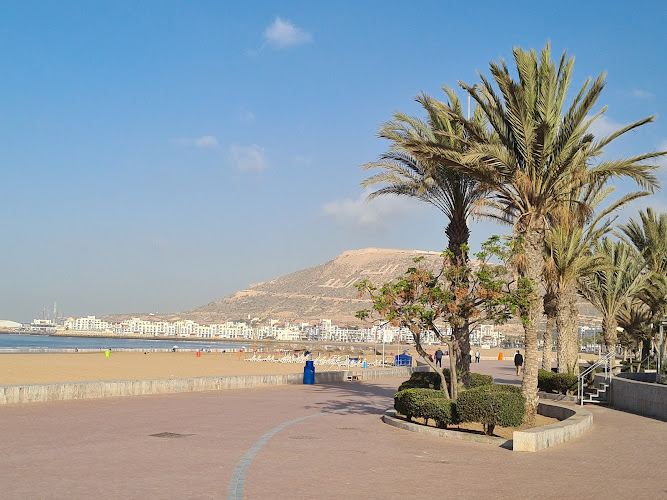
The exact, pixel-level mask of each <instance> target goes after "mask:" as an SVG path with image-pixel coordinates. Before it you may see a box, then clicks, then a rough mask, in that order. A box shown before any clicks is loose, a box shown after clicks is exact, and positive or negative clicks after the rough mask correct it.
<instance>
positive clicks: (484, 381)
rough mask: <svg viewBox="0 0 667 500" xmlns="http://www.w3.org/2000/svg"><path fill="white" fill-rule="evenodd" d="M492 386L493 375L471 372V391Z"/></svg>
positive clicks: (469, 386)
mask: <svg viewBox="0 0 667 500" xmlns="http://www.w3.org/2000/svg"><path fill="white" fill-rule="evenodd" d="M492 384H493V377H492V376H491V375H482V374H481V373H475V372H470V382H469V383H468V388H469V389H474V388H475V387H481V386H483V385H492Z"/></svg>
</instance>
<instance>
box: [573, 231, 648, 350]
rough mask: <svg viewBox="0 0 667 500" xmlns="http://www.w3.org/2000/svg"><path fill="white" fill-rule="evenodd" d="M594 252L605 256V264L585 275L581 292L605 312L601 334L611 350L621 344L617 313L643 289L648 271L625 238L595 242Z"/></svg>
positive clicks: (601, 311) (599, 309) (598, 308)
mask: <svg viewBox="0 0 667 500" xmlns="http://www.w3.org/2000/svg"><path fill="white" fill-rule="evenodd" d="M595 253H596V254H597V255H598V256H600V257H602V258H604V259H605V260H606V265H605V267H604V268H602V269H599V270H597V271H595V272H593V273H591V274H590V275H588V276H584V277H582V280H581V283H582V286H581V293H582V294H583V295H584V297H586V298H587V299H588V300H589V301H590V303H591V304H593V306H594V307H595V308H596V309H597V310H598V311H599V312H600V314H602V335H603V338H604V343H605V345H606V346H607V350H608V351H610V352H611V350H612V349H615V348H616V344H618V333H617V330H616V329H617V327H618V319H617V316H618V314H619V312H620V311H621V310H622V307H623V306H624V305H625V304H626V303H627V302H628V301H630V300H632V299H633V297H636V296H637V295H638V294H639V293H641V291H642V289H643V287H644V286H645V284H646V275H645V274H644V273H643V269H644V263H643V262H642V260H641V257H640V255H639V254H638V253H637V252H636V251H634V250H633V249H632V248H631V247H630V246H629V245H627V244H626V243H624V242H622V241H612V240H610V239H609V238H604V239H602V241H601V242H599V243H598V244H597V245H596V248H595Z"/></svg>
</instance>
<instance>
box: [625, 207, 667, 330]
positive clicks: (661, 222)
mask: <svg viewBox="0 0 667 500" xmlns="http://www.w3.org/2000/svg"><path fill="white" fill-rule="evenodd" d="M639 217H640V221H641V224H640V222H638V221H636V220H634V219H630V221H629V222H628V223H627V224H625V225H623V226H620V227H619V229H620V230H621V231H622V233H623V234H624V235H625V237H626V238H627V239H628V240H629V241H630V243H631V244H632V245H634V247H635V248H636V249H637V251H638V252H639V253H640V254H641V256H642V258H643V261H644V263H645V265H646V269H647V272H648V278H647V284H646V287H645V289H644V290H643V292H642V294H641V295H640V298H641V299H642V300H643V301H644V302H645V303H646V305H647V306H648V307H649V309H650V310H651V322H652V323H653V324H654V325H658V324H659V322H660V319H662V318H664V317H665V315H667V212H663V213H661V214H659V215H658V214H656V213H655V212H654V210H653V209H652V208H650V207H649V208H647V209H646V212H645V213H644V212H641V211H640V212H639ZM656 329H657V326H656Z"/></svg>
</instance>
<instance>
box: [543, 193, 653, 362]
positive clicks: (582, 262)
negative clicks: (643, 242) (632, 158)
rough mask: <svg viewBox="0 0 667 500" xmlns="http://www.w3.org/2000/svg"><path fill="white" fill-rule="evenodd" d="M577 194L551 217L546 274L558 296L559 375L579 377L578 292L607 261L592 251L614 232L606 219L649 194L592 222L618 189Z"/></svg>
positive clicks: (625, 200)
mask: <svg viewBox="0 0 667 500" xmlns="http://www.w3.org/2000/svg"><path fill="white" fill-rule="evenodd" d="M578 191H579V192H578V193H573V195H572V200H571V201H569V202H565V203H563V204H562V205H561V206H560V207H557V208H556V209H555V210H554V211H553V212H552V213H551V214H550V215H549V221H550V229H549V231H548V233H547V239H546V243H547V255H548V256H547V267H546V269H547V272H546V273H545V278H546V280H547V282H548V283H551V287H552V288H553V289H554V293H555V296H556V306H555V308H556V328H557V330H558V338H557V345H558V371H559V372H561V373H563V372H567V373H577V374H578V370H577V368H578V366H577V364H578V358H579V349H578V339H577V338H578V332H577V321H578V318H579V308H578V306H577V292H578V290H579V281H580V277H581V276H587V275H590V274H591V273H592V272H594V271H596V270H598V269H600V268H602V267H603V266H604V265H605V259H604V257H602V256H601V255H597V254H594V253H593V251H592V247H593V246H594V245H595V244H596V243H597V241H598V240H599V239H600V238H601V237H602V236H604V235H605V234H607V233H608V232H609V231H611V224H612V223H613V221H614V220H615V219H616V218H615V217H614V218H613V219H607V220H604V221H603V219H605V218H606V217H608V216H609V215H610V214H612V213H613V212H614V211H616V210H617V209H618V208H620V207H621V206H623V205H626V204H627V203H629V202H630V201H632V200H635V199H637V198H639V197H642V196H647V195H648V194H650V193H648V192H646V191H638V192H634V193H630V194H627V195H625V196H623V197H622V198H621V199H619V200H616V201H615V202H614V203H612V204H611V205H609V206H608V207H607V208H606V209H604V210H602V212H601V213H600V214H599V215H598V216H597V217H595V218H594V219H593V220H592V221H591V220H590V219H589V217H588V216H589V212H592V211H594V210H595V209H596V208H597V207H598V206H599V205H600V204H601V203H602V202H603V201H605V199H606V198H607V196H609V195H610V194H611V193H613V192H614V191H615V188H614V187H613V186H607V187H605V186H604V184H600V183H598V184H588V185H587V186H585V189H581V190H578ZM582 210H583V212H582ZM600 224H601V225H600Z"/></svg>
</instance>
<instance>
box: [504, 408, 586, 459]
mask: <svg viewBox="0 0 667 500" xmlns="http://www.w3.org/2000/svg"><path fill="white" fill-rule="evenodd" d="M537 413H539V414H540V415H544V416H545V417H551V418H557V419H558V420H560V422H558V423H557V424H551V425H545V426H543V427H536V428H534V429H527V430H525V431H514V434H513V435H512V441H513V445H512V449H513V450H514V451H539V450H543V449H545V448H550V447H551V446H555V445H558V444H561V443H564V442H566V441H569V440H571V439H575V438H577V437H579V436H581V435H582V434H584V433H585V432H586V431H588V430H589V429H590V428H591V426H592V425H593V414H592V413H591V412H590V411H588V410H585V409H584V408H582V407H580V406H564V405H559V404H558V403H552V402H546V401H544V402H540V403H539V405H538V408H537Z"/></svg>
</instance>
